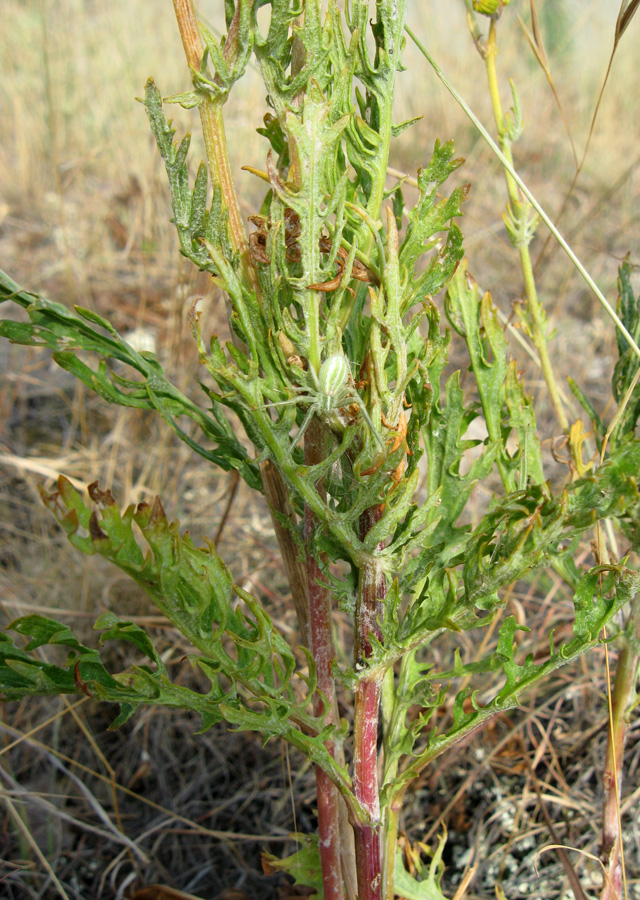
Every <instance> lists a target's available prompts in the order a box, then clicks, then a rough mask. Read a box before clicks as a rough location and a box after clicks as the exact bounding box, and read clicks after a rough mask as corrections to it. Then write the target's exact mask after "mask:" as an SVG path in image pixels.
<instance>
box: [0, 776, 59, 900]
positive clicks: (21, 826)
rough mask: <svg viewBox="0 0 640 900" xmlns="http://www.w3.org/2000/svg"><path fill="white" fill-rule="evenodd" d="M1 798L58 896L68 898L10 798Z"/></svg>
mask: <svg viewBox="0 0 640 900" xmlns="http://www.w3.org/2000/svg"><path fill="white" fill-rule="evenodd" d="M2 799H3V801H4V803H5V805H6V807H7V809H8V811H9V815H10V816H11V818H12V819H13V821H14V822H15V824H16V827H17V828H18V829H19V830H20V831H21V832H22V834H23V835H24V837H25V839H26V840H27V842H28V844H29V846H30V847H31V849H32V850H33V852H34V853H35V855H36V856H37V857H38V859H39V860H40V862H41V863H42V866H43V868H44V869H45V871H46V873H47V874H48V876H49V878H50V879H51V881H52V882H53V883H54V885H55V886H56V890H57V891H58V893H59V894H60V896H61V897H62V898H63V900H70V898H69V895H68V894H67V892H66V891H65V889H64V888H63V887H62V885H61V884H60V882H59V881H58V879H57V878H56V873H55V872H54V871H53V869H52V868H51V865H50V864H49V861H48V859H47V858H46V856H45V855H44V853H43V852H42V850H41V849H40V847H38V845H37V844H36V842H35V841H34V839H33V836H32V835H31V833H30V831H29V829H28V828H27V826H26V825H25V824H24V822H23V821H22V819H21V818H20V815H19V813H18V810H17V809H16V808H15V806H14V804H13V802H12V800H11V798H10V797H7V795H6V794H5V795H4V796H3V797H2Z"/></svg>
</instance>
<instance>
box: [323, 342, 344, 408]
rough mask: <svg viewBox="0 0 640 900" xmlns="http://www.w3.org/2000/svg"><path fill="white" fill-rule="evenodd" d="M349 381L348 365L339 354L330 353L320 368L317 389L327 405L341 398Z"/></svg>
mask: <svg viewBox="0 0 640 900" xmlns="http://www.w3.org/2000/svg"><path fill="white" fill-rule="evenodd" d="M348 379H349V364H348V362H347V360H346V359H345V358H344V356H343V355H342V354H341V353H332V354H331V356H328V357H327V358H326V359H325V361H324V362H323V363H322V365H321V366H320V371H319V373H318V387H319V389H320V393H321V394H322V395H324V397H326V399H327V400H328V401H329V404H330V403H331V401H332V400H335V399H336V398H338V397H340V396H342V395H343V394H344V391H345V388H346V386H347V383H348Z"/></svg>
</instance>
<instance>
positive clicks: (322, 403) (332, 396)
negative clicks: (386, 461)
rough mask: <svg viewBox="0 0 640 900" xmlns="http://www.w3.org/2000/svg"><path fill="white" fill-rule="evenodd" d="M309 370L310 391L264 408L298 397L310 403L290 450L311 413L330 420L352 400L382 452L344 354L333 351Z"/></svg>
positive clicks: (290, 401)
mask: <svg viewBox="0 0 640 900" xmlns="http://www.w3.org/2000/svg"><path fill="white" fill-rule="evenodd" d="M309 371H310V374H311V378H312V381H313V390H312V391H309V394H308V395H302V396H301V397H296V398H295V399H293V400H282V401H280V402H279V403H271V404H269V406H268V407H264V408H265V409H267V408H270V407H271V406H291V405H293V404H295V403H298V402H299V401H300V400H301V399H302V400H306V401H309V402H310V404H311V405H310V406H309V409H308V410H307V413H306V415H305V417H304V420H303V422H302V425H301V426H300V428H299V430H298V434H297V435H296V439H295V441H294V443H293V445H292V446H291V451H290V452H292V451H293V447H294V446H295V445H296V444H297V443H298V441H300V440H301V439H302V437H303V436H304V433H305V431H306V430H307V428H308V427H309V423H310V422H311V420H312V419H313V417H314V416H319V417H320V418H322V419H324V420H325V421H326V420H330V419H331V418H332V416H334V414H335V413H337V412H339V410H341V409H344V408H345V407H347V406H350V405H351V404H353V403H355V404H356V405H357V406H358V408H359V409H360V412H361V414H362V418H363V419H364V420H365V422H366V423H367V426H368V427H369V429H370V431H371V434H372V435H373V436H374V438H375V440H376V442H377V443H378V445H379V447H380V449H381V450H383V451H384V449H385V447H384V444H383V443H382V438H381V437H380V435H379V434H378V432H377V431H376V429H375V428H374V425H373V422H372V421H371V417H370V415H369V412H368V410H367V408H366V406H365V405H364V401H363V399H362V397H361V396H360V394H359V393H358V392H357V390H356V389H355V387H354V386H353V384H352V379H351V371H350V369H349V363H348V362H347V360H346V359H345V357H344V356H343V355H342V354H341V353H332V354H331V356H328V357H327V358H326V359H325V361H324V362H323V363H322V365H321V366H320V371H319V372H318V374H317V375H316V372H315V370H314V369H313V366H310V368H309Z"/></svg>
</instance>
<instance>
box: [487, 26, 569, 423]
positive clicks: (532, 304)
mask: <svg viewBox="0 0 640 900" xmlns="http://www.w3.org/2000/svg"><path fill="white" fill-rule="evenodd" d="M497 55H498V44H497V40H496V22H495V19H492V20H491V25H490V27H489V39H488V41H487V47H486V52H485V54H484V59H485V65H486V69H487V77H488V81H489V93H490V95H491V105H492V107H493V115H494V119H495V122H496V127H497V130H498V139H499V141H500V147H501V149H502V152H503V153H504V155H505V158H506V159H507V160H508V162H509V165H510V167H511V168H513V156H512V153H511V140H510V138H509V137H508V134H507V128H506V125H505V120H504V113H503V110H502V103H501V101H500V90H499V87H498V76H497V71H496V57H497ZM504 172H505V179H506V182H507V192H508V194H509V203H510V205H511V210H512V212H513V214H514V215H526V211H525V210H523V209H522V204H521V202H520V198H519V197H518V191H517V186H516V182H515V180H514V178H513V176H512V175H511V173H510V172H509V170H508V169H506V168H505V170H504ZM518 210H520V212H519V213H518ZM531 236H532V235H531ZM530 239H531V238H530V237H529V238H527V237H525V236H523V237H522V239H520V240H519V241H518V252H519V254H520V265H521V268H522V276H523V279H524V289H525V295H526V298H527V312H528V314H529V316H528V318H529V322H530V324H531V334H532V337H533V342H534V344H535V347H536V350H537V351H538V358H539V360H540V368H541V370H542V375H543V377H544V380H545V383H546V385H547V390H548V392H549V399H550V400H551V405H552V407H553V410H554V412H555V415H556V419H557V420H558V424H559V425H560V428H562V430H563V431H564V432H565V434H567V433H568V432H569V420H568V419H567V414H566V413H565V411H564V406H563V403H562V398H561V396H560V392H559V390H558V384H557V382H556V378H555V375H554V372H553V366H552V365H551V359H550V357H549V348H548V346H547V338H546V335H545V333H544V312H543V309H542V306H541V304H540V300H539V299H538V292H537V290H536V283H535V278H534V275H533V266H532V263H531V254H530V252H529V241H530Z"/></svg>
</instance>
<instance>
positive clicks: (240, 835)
mask: <svg viewBox="0 0 640 900" xmlns="http://www.w3.org/2000/svg"><path fill="white" fill-rule="evenodd" d="M0 731H5V732H6V733H7V734H19V730H18V729H17V728H13V727H12V726H11V725H6V724H5V723H4V722H0ZM20 740H24V741H26V742H27V743H28V744H29V746H31V747H35V748H37V749H38V750H40V751H42V752H43V753H44V754H45V756H47V757H48V758H49V759H53V758H54V757H55V758H57V759H61V760H64V762H66V763H69V764H70V765H72V766H75V767H76V768H77V769H79V770H80V771H81V772H86V773H87V775H92V776H93V777H94V778H97V779H99V780H100V781H102V782H104V783H105V784H108V785H111V779H110V778H108V777H107V776H106V775H103V774H102V772H96V770H95V769H91V768H90V767H89V766H85V765H83V763H81V762H79V761H78V760H76V759H73V758H72V757H70V756H67V755H66V754H65V753H61V752H60V751H59V750H54V749H53V748H50V747H48V746H47V745H46V744H43V743H42V742H41V741H37V740H35V739H34V738H29V737H28V736H27V735H26V734H22V735H21V737H20ZM1 771H2V770H1V769H0V772H1ZM116 788H117V789H118V790H119V791H121V793H123V794H126V795H127V796H128V797H133V798H134V799H136V800H139V801H140V803H144V804H145V806H149V807H150V808H151V809H155V810H157V811H158V812H161V813H164V814H165V815H166V816H169V817H171V818H172V819H175V821H176V822H181V823H183V824H184V825H187V826H188V827H189V828H191V829H192V830H193V832H194V834H203V835H209V836H210V837H212V838H216V839H217V840H222V841H226V840H232V841H234V842H237V841H269V842H270V843H274V842H275V843H281V842H283V841H288V840H290V837H289V833H288V832H287V833H286V834H282V835H275V834H245V833H244V832H237V831H221V830H219V829H214V828H206V827H205V826H204V825H200V824H199V823H197V822H194V820H193V819H189V818H187V817H186V816H181V815H178V813H175V812H173V811H172V810H170V809H167V807H166V806H162V804H160V803H155V802H154V801H153V800H149V799H148V798H147V797H145V796H144V795H143V794H140V793H138V792H137V791H132V790H131V789H130V788H128V787H125V786H124V785H123V784H120V783H119V782H116ZM121 843H123V842H122V841H121Z"/></svg>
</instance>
